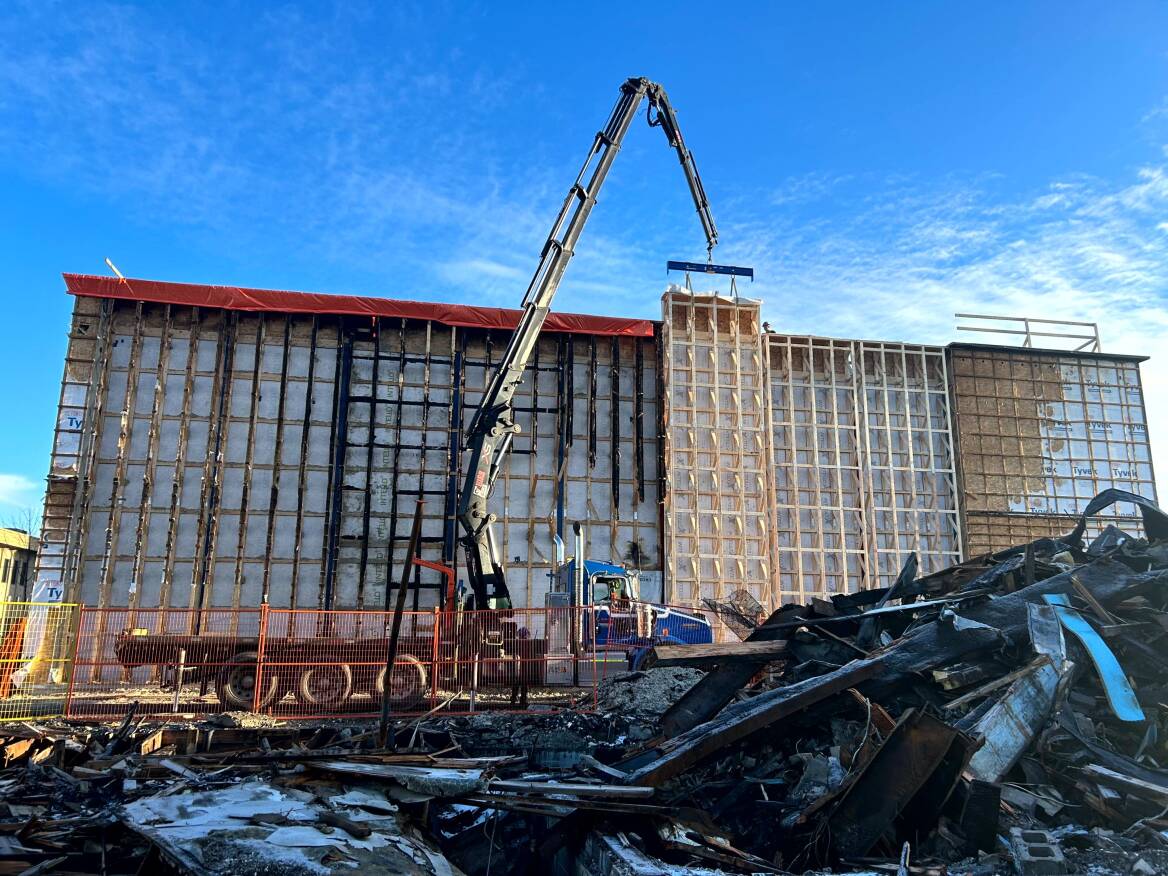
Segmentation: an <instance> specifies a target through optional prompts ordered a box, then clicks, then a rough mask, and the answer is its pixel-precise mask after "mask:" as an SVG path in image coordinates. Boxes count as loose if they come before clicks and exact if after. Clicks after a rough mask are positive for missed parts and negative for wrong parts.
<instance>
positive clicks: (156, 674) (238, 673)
mask: <svg viewBox="0 0 1168 876" xmlns="http://www.w3.org/2000/svg"><path fill="white" fill-rule="evenodd" d="M261 614H262V610H261V609H204V610H196V609H185V608H139V609H129V608H82V609H81V618H80V622H79V624H78V629H77V647H76V652H75V656H74V667H73V680H72V684H71V685H70V688H69V698H68V705H67V712H66V713H67V714H68V716H69V717H71V718H98V719H100V718H116V717H121V716H122V715H124V714H125V713H126V710H127V709H128V708H129V707H130V705H131V704H132V703H134V702H137V703H138V704H139V705H138V714H140V715H144V714H153V715H165V714H201V713H215V712H224V711H238V710H243V711H251V709H252V707H253V696H252V689H253V688H254V682H255V666H256V662H257V659H258V656H259V638H260V616H261Z"/></svg>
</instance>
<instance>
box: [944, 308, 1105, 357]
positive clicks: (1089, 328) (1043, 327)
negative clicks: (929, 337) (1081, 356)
mask: <svg viewBox="0 0 1168 876" xmlns="http://www.w3.org/2000/svg"><path fill="white" fill-rule="evenodd" d="M953 316H954V318H955V319H958V320H962V319H970V320H982V321H992V322H999V323H1007V325H1006V326H1005V327H998V326H991V325H976V324H974V325H961V324H958V326H957V331H959V332H982V333H986V334H997V335H1010V336H1011V337H1012V338H1015V339H1016V338H1019V337H1020V338H1021V339H1022V346H1023V347H1035V346H1042V347H1048V348H1051V349H1060V350H1061V349H1070V350H1073V351H1074V352H1080V351H1085V352H1089V353H1102V352H1103V343H1102V341H1101V340H1100V338H1099V325H1098V324H1097V323H1094V322H1074V321H1072V320H1066V319H1040V318H1038V317H1033V316H994V315H991V314H985V313H955V314H954V315H953ZM1085 330H1086V331H1085ZM1088 332H1089V333H1088ZM1035 338H1048V339H1050V342H1039V344H1035ZM1058 341H1063V342H1066V343H1068V344H1070V345H1072V346H1070V347H1067V346H1064V345H1062V344H1058ZM1052 344H1053V345H1054V346H1051V345H1052Z"/></svg>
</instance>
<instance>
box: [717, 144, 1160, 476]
mask: <svg viewBox="0 0 1168 876" xmlns="http://www.w3.org/2000/svg"><path fill="white" fill-rule="evenodd" d="M863 182H864V184H863V185H862V186H857V187H856V190H855V191H853V192H848V191H847V190H846V189H845V190H841V189H840V188H839V187H838V186H837V187H833V188H832V190H831V192H830V197H831V198H832V199H833V204H832V210H831V213H832V214H833V215H834V216H836V217H840V216H845V217H847V218H846V219H839V218H837V219H836V221H834V222H833V223H830V224H811V225H808V224H806V223H802V222H800V221H799V218H798V217H797V216H791V215H784V214H783V212H782V211H779V212H778V213H777V214H776V213H773V212H768V213H767V214H763V215H755V216H753V217H750V219H749V220H748V221H746V222H741V223H738V224H736V225H735V226H734V227H733V228H732V229H731V230H730V232H729V233H728V234H727V235H726V236H727V239H732V240H738V241H744V243H743V244H741V245H738V246H737V247H736V249H737V254H738V255H739V256H740V257H741V258H743V259H745V260H747V261H748V262H753V263H754V264H755V266H756V267H757V268H758V269H759V276H760V281H759V283H758V284H756V287H755V290H754V292H752V294H759V295H760V296H761V297H762V298H764V300H765V306H764V313H765V314H766V316H767V318H768V319H769V320H770V321H771V323H772V324H774V325H775V326H776V327H777V328H779V330H781V331H791V332H810V333H816V334H834V335H838V336H843V337H875V338H889V339H899V340H908V341H918V342H920V341H924V342H932V343H946V342H948V341H951V340H953V339H954V338H955V331H954V328H955V324H954V318H953V315H954V313H956V312H960V311H966V312H968V311H972V312H978V313H992V314H1002V315H1018V316H1037V317H1049V318H1055V319H1067V320H1082V321H1086V322H1096V323H1098V324H1099V327H1100V332H1101V335H1102V338H1103V347H1104V350H1105V351H1111V352H1123V353H1140V354H1146V355H1150V356H1151V357H1152V358H1151V360H1150V361H1149V362H1147V363H1146V364H1145V365H1144V366H1143V377H1144V383H1145V399H1146V402H1147V406H1148V412H1149V423H1150V434H1151V436H1152V439H1153V447H1154V448H1156V447H1157V446H1158V447H1159V448H1164V447H1165V446H1166V442H1168V357H1166V356H1162V355H1160V350H1161V345H1162V338H1163V337H1165V335H1166V333H1168V235H1166V234H1165V232H1164V227H1163V226H1164V223H1163V222H1162V221H1161V220H1162V217H1163V216H1165V215H1168V169H1166V168H1165V167H1161V166H1149V167H1145V168H1141V169H1139V170H1138V171H1136V172H1134V173H1133V174H1132V176H1131V177H1130V178H1129V179H1128V180H1126V181H1121V182H1119V183H1115V182H1109V181H1106V180H1100V179H1094V178H1091V177H1086V176H1079V177H1074V178H1070V179H1062V180H1055V181H1053V182H1051V184H1050V185H1049V186H1048V188H1047V189H1046V190H1045V191H1042V192H1036V193H1033V194H1032V195H1030V196H1027V197H1022V198H1019V197H1016V196H1015V197H1010V196H1006V195H1004V194H1003V192H1002V191H1001V190H1000V187H999V181H998V180H996V179H995V178H993V177H983V178H977V179H966V180H962V179H952V180H949V181H946V182H944V183H943V184H929V183H927V182H925V181H911V180H908V181H906V180H903V179H897V180H883V181H881V180H866V181H863ZM790 189H791V186H790V185H787V186H785V187H784V190H790ZM827 196H828V194H827V193H826V192H825V194H824V197H827ZM823 208H824V204H823V203H822V202H821V203H810V204H808V205H807V206H806V207H805V209H807V210H810V211H812V212H814V211H815V210H817V209H820V210H822V209H823ZM825 212H826V211H825ZM1159 456H1160V458H1159V462H1160V463H1161V465H1160V471H1161V472H1164V471H1168V457H1165V456H1164V455H1163V453H1161V454H1160V455H1159Z"/></svg>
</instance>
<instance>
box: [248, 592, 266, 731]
mask: <svg viewBox="0 0 1168 876" xmlns="http://www.w3.org/2000/svg"><path fill="white" fill-rule="evenodd" d="M267 639H268V604H267V603H266V602H261V603H260V634H259V639H258V641H257V643H256V665H255V682H254V687H253V688H252V692H251V710H252V711H253V712H258V711H259V710H260V691H262V690H263V689H264V683H263V671H264V648H265V647H266V645H267Z"/></svg>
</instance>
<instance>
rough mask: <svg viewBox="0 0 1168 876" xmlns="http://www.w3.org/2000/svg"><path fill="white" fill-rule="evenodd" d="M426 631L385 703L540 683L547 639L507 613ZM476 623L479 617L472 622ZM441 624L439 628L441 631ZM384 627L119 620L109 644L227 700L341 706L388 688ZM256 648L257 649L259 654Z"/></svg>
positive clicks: (410, 638)
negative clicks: (348, 632) (171, 629)
mask: <svg viewBox="0 0 1168 876" xmlns="http://www.w3.org/2000/svg"><path fill="white" fill-rule="evenodd" d="M442 617H443V621H442V623H441V624H440V625H439V627H438V628H437V629H436V630H435V631H433V632H431V633H430V634H428V635H424V636H419V635H408V634H403V635H402V636H401V638H400V639H399V641H398V649H397V656H396V658H395V660H394V667H393V672H392V674H391V676H390V684H389V686H388V696H389V706H390V710H391V711H395V712H408V711H412V710H414V709H416V708H417V706H418V705H419V704H420V703H422V701H423V700H425V699H426V698H427V697H428V696H433V695H436V694H437V691H438V688H439V686H443V687H449V686H454V687H464V688H482V687H516V686H523V687H527V686H534V685H541V684H544V683H545V678H544V675H545V673H546V663H547V661H546V660H545V657H546V654H547V643H546V642H545V641H544V640H543V639H542V638H536V637H530V638H523V637H520V636H516V635H514V634H513V633H512V634H511V635H507V634H506V633H507V632H508V631H509V628H513V625H508V624H507V623H506V619H505V618H499V619H496V622H495V623H494V624H492V626H493V627H495V629H494V630H493V631H492V630H483V629H481V628H476V629H475V630H474V631H473V633H471V634H468V632H469V631H468V630H467V629H466V627H468V626H471V625H470V624H464V625H463V629H462V630H461V632H462V633H463V634H462V635H457V633H458V632H459V630H458V624H457V619H455V618H453V617H451V616H450V615H444V616H442ZM475 626H476V627H478V626H481V625H475ZM443 633H445V634H443ZM388 648H389V638H388V636H386V635H375V636H370V637H360V638H350V637H342V636H330V635H327V634H325V635H290V636H274V635H267V636H264V637H263V641H262V643H261V637H260V636H256V635H242V636H241V635H231V634H223V633H196V634H175V633H150V632H148V631H145V630H134V629H130V630H125V631H123V632H121V633H119V634H118V636H117V638H116V641H115V645H114V653H115V656H116V658H117V660H118V662H119V663H121V664H122V666H124V667H125V668H126V669H133V668H135V667H139V666H156V667H158V668H159V669H160V670H161V672H160V677H161V678H162V679H164V680H169V682H170V683H172V684H195V683H197V684H202V685H203V687H204V689H207V688H212V687H213V689H214V691H215V695H216V697H217V698H218V700H219V703H220V704H221V705H222V706H223V708H224V709H226V710H246V711H250V710H253V709H258V710H263V709H266V708H269V707H272V706H274V705H275V704H277V703H278V702H279V701H281V700H282V699H284V697H286V696H288V695H289V694H291V695H293V696H294V697H295V698H296V699H297V700H298V701H299V702H300V703H301V704H303V705H305V706H310V707H313V708H314V709H316V710H320V711H325V712H341V711H344V709H345V705H346V703H347V702H348V701H349V700H350V699H351V698H352V697H353V696H355V695H358V694H367V695H369V696H370V697H372V698H373V700H374V701H376V702H378V703H380V702H381V700H382V698H383V697H385V696H386V695H387V694H386V684H385V676H386V672H385V662H386V654H387V652H388ZM261 653H262V659H261V656H260V655H261Z"/></svg>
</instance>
